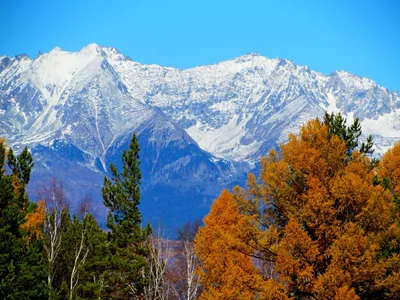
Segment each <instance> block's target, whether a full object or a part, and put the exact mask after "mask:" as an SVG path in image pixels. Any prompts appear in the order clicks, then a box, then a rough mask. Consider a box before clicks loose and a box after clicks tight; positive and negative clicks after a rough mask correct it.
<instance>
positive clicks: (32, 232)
mask: <svg viewBox="0 0 400 300" xmlns="http://www.w3.org/2000/svg"><path fill="white" fill-rule="evenodd" d="M45 215H46V206H45V203H44V201H43V200H40V201H38V203H37V207H36V209H35V210H34V211H33V212H31V213H27V214H26V216H25V223H23V224H22V225H21V229H22V230H26V231H27V233H28V234H27V236H26V238H27V242H28V244H29V243H30V242H31V241H32V239H39V238H40V237H41V236H42V234H43V225H44V218H45Z"/></svg>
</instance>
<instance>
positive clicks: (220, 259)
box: [0, 114, 400, 300]
mask: <svg viewBox="0 0 400 300" xmlns="http://www.w3.org/2000/svg"><path fill="white" fill-rule="evenodd" d="M360 137H361V126H360V123H359V121H358V120H357V119H356V120H355V121H354V122H353V123H352V124H351V125H350V126H347V124H346V120H345V119H344V118H343V117H342V116H341V115H340V114H337V115H335V114H330V115H329V114H326V115H325V118H324V120H322V121H321V120H318V119H315V120H311V121H309V122H307V123H306V124H305V125H304V126H303V127H302V128H301V130H300V133H299V134H298V135H290V136H289V141H288V142H287V143H284V144H282V145H281V147H280V151H279V152H277V151H274V150H271V151H270V153H269V154H268V156H267V157H264V158H262V159H261V170H260V174H259V175H258V177H256V176H255V175H253V174H249V176H248V180H247V186H246V187H245V188H242V187H235V188H234V189H233V191H227V190H225V191H223V192H222V193H221V195H220V196H219V197H218V199H216V200H215V201H214V203H213V205H212V207H211V210H210V213H209V214H208V216H206V217H205V219H204V225H203V226H202V227H201V222H200V221H198V222H194V223H188V224H186V225H185V226H184V227H183V228H182V229H181V230H179V232H178V237H179V239H178V240H177V241H172V240H168V239H164V238H163V234H162V232H160V230H153V229H152V228H150V226H146V227H143V226H142V220H141V214H140V211H139V209H138V204H139V200H140V181H141V175H140V170H139V145H138V141H137V138H136V136H135V135H134V136H133V137H132V140H131V143H130V148H129V149H128V150H126V151H124V153H123V155H122V170H121V171H119V170H117V168H116V167H115V166H114V165H111V166H110V170H111V178H110V179H108V178H105V180H104V185H103V189H102V193H103V203H104V205H105V206H106V207H107V208H108V209H109V215H108V217H107V227H108V229H107V230H106V231H104V230H102V229H101V228H100V227H99V225H98V223H97V221H96V220H95V218H94V217H93V216H92V215H91V214H90V201H89V200H88V199H86V200H85V201H83V202H82V206H81V208H80V209H79V210H78V211H77V212H76V213H75V214H74V215H73V216H71V215H70V211H69V208H68V203H67V201H66V199H65V195H64V191H63V189H62V185H61V184H60V183H58V182H56V181H54V182H52V183H51V185H48V186H47V187H44V188H43V189H42V190H41V191H40V196H41V197H40V198H41V199H42V200H40V201H39V202H38V203H32V202H30V201H29V200H28V197H27V194H26V189H25V187H26V184H27V183H28V182H29V179H30V173H31V170H32V167H33V160H32V157H31V155H30V154H29V152H28V150H27V149H25V150H24V151H23V152H22V153H21V154H20V155H19V156H15V155H14V154H13V152H12V149H7V148H6V146H5V141H4V140H1V141H0V298H1V299H198V298H200V299H277V300H279V299H337V300H339V299H340V300H342V299H400V143H397V144H396V145H395V146H394V147H393V148H392V149H390V150H388V151H387V152H386V153H385V154H384V156H383V157H382V159H381V160H377V159H372V158H371V154H372V153H373V140H372V137H368V138H367V140H366V141H365V142H363V143H361V142H360V141H359V139H360ZM6 164H7V167H6Z"/></svg>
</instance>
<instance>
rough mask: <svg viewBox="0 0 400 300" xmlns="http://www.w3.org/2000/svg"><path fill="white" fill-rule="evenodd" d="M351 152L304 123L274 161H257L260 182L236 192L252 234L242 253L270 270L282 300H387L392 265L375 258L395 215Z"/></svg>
mask: <svg viewBox="0 0 400 300" xmlns="http://www.w3.org/2000/svg"><path fill="white" fill-rule="evenodd" d="M357 138H358V137H357ZM364 147H365V145H364ZM369 148H370V147H369ZM358 150H362V147H361V149H357V144H355V145H352V146H351V151H349V147H348V143H346V142H345V141H344V140H343V138H340V137H339V136H337V135H336V134H334V133H333V134H332V131H330V128H329V126H328V125H327V124H324V123H323V122H321V121H320V120H318V119H316V120H311V121H309V122H307V123H306V124H305V125H304V126H303V127H302V128H301V130H300V134H299V135H297V136H296V135H293V134H292V135H290V136H289V141H288V142H287V143H286V144H282V145H281V153H280V154H279V153H278V152H276V151H273V150H272V151H270V153H269V155H268V156H267V157H266V158H263V159H262V160H261V172H260V175H259V178H256V177H255V176H254V175H252V174H250V175H249V177H248V188H247V189H246V190H245V189H240V188H237V189H236V190H235V194H236V195H237V199H238V202H239V204H240V209H241V211H242V212H243V213H245V214H246V215H247V216H248V217H249V218H250V219H251V220H254V222H256V223H257V226H258V231H257V234H254V235H253V236H252V239H251V240H250V241H249V245H250V246H251V247H252V248H253V249H254V251H255V252H256V253H259V255H260V256H262V257H263V259H264V260H267V261H273V262H274V270H275V272H276V274H277V276H276V278H275V279H276V280H277V282H279V283H280V284H282V285H283V286H284V287H285V289H286V295H287V296H289V297H293V298H295V299H346V298H348V299H359V298H361V299H376V297H379V299H384V298H383V297H390V291H389V290H388V289H387V287H388V286H389V285H388V284H386V285H385V283H384V282H383V281H382V278H385V276H386V275H387V273H388V266H389V264H388V261H389V260H391V259H392V260H393V259H396V257H395V255H392V256H390V257H383V256H382V255H381V252H382V249H383V248H384V246H385V245H384V242H385V239H387V232H388V230H389V229H390V228H391V229H392V231H394V232H393V234H396V232H395V231H396V230H397V229H398V221H397V220H398V211H397V210H396V205H395V201H394V198H393V195H392V193H391V191H390V190H389V189H387V188H385V187H383V186H382V185H380V184H376V183H374V182H375V181H376V180H374V178H375V176H376V172H377V171H376V169H375V168H374V163H372V161H371V159H370V158H369V157H368V156H367V154H368V151H364V153H361V152H360V151H358ZM364 150H365V148H364ZM369 150H370V149H369ZM369 152H371V151H369ZM384 162H385V159H384V160H383V162H382V163H384ZM395 164H396V163H395ZM385 170H388V167H386V168H385Z"/></svg>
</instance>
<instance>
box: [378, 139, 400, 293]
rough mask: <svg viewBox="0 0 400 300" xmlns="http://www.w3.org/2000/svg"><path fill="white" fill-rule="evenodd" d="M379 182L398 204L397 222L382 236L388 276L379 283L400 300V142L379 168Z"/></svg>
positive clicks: (390, 150)
mask: <svg viewBox="0 0 400 300" xmlns="http://www.w3.org/2000/svg"><path fill="white" fill-rule="evenodd" d="M378 175H379V176H378V178H379V180H378V182H379V183H381V185H382V186H383V187H385V188H386V189H387V190H389V191H390V193H391V194H392V196H393V198H394V201H395V202H396V204H397V215H396V217H395V219H396V222H393V224H391V226H390V227H389V229H388V230H387V231H386V232H385V233H384V234H383V235H382V246H381V255H382V256H383V257H384V258H386V259H387V261H386V262H387V263H386V276H385V277H384V278H382V279H381V280H379V281H378V284H379V286H381V287H382V288H383V289H385V291H386V296H387V297H388V298H390V299H400V217H399V214H400V142H398V143H396V144H395V145H394V147H393V148H391V149H389V150H388V151H387V152H386V153H385V154H384V155H383V157H382V160H381V162H380V163H379V166H378Z"/></svg>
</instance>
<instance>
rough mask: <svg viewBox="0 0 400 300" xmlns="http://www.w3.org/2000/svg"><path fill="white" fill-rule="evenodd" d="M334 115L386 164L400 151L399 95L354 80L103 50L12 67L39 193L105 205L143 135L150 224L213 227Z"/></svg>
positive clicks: (11, 126) (11, 120) (19, 133)
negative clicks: (107, 180) (212, 219)
mask: <svg viewBox="0 0 400 300" xmlns="http://www.w3.org/2000/svg"><path fill="white" fill-rule="evenodd" d="M325 110H328V111H341V112H342V113H343V114H344V115H345V116H347V117H348V119H350V121H351V119H352V118H354V117H358V118H360V120H361V121H362V125H363V131H364V133H365V134H373V135H374V138H375V141H376V147H377V152H382V151H384V150H386V148H388V147H390V146H391V145H393V143H394V141H396V140H399V139H400V96H399V95H398V93H397V92H392V93H391V92H389V91H388V90H387V89H385V88H384V87H381V86H379V85H377V84H376V83H375V82H373V81H372V80H370V79H367V78H362V77H358V76H355V75H352V74H350V73H348V72H344V71H339V72H334V73H332V74H331V75H328V76H325V75H323V74H320V73H318V72H315V71H312V70H310V69H309V68H308V67H307V66H298V65H296V64H294V63H293V62H291V61H287V60H284V59H268V58H265V57H263V56H260V55H258V54H248V55H244V56H241V57H238V58H236V59H233V60H228V61H224V62H220V63H218V64H214V65H209V66H200V67H196V68H192V69H187V70H180V69H175V68H168V67H162V66H158V65H143V64H140V63H136V62H133V61H131V60H130V59H129V58H128V57H125V56H124V55H122V54H121V53H120V52H118V51H117V50H116V49H115V48H110V47H101V46H98V45H96V44H90V45H88V46H86V47H85V48H83V49H82V50H80V51H78V52H74V53H71V52H66V51H63V50H61V49H60V48H55V49H53V50H52V51H50V52H49V53H47V54H41V55H40V56H38V57H37V58H35V59H34V60H32V59H31V58H29V57H27V56H26V55H19V56H16V57H13V58H11V57H6V56H2V57H0V136H4V137H6V138H7V141H8V143H9V144H10V145H12V146H13V147H14V148H16V149H17V150H18V149H21V147H22V146H28V147H30V148H31V149H32V151H33V153H34V155H35V159H36V168H35V173H34V176H33V184H32V189H34V187H35V186H36V185H38V183H39V182H41V181H43V179H44V178H49V177H52V176H55V175H57V176H56V177H63V180H64V184H65V185H66V186H67V187H68V190H69V191H70V196H71V197H73V198H79V197H82V195H84V193H86V192H87V193H89V194H92V195H93V196H94V197H95V198H96V200H97V199H99V200H98V202H101V197H100V187H101V184H102V178H103V176H104V174H106V172H107V171H106V170H107V166H108V165H109V162H111V161H113V162H118V161H119V157H120V153H121V151H122V149H123V148H124V147H126V146H127V143H128V141H129V137H130V136H131V134H132V133H133V132H136V133H137V134H138V136H139V141H140V143H141V151H142V152H141V158H142V171H143V175H144V179H143V190H144V191H143V201H142V203H143V210H144V214H145V216H146V215H147V216H148V218H152V217H154V216H156V215H163V219H164V221H166V222H172V223H174V222H175V223H177V222H178V223H179V222H184V221H186V220H187V218H190V217H193V216H195V215H201V214H202V213H203V212H205V211H206V210H207V208H208V205H209V204H210V203H211V200H212V199H213V198H214V197H215V196H216V195H217V193H218V192H219V191H220V190H221V189H222V187H227V186H231V185H232V184H233V183H234V182H237V181H239V182H240V180H241V179H242V175H243V173H244V172H245V171H248V170H250V169H252V168H253V167H254V166H255V164H256V162H257V161H258V160H259V158H260V156H261V155H264V154H266V153H267V151H268V150H269V149H270V148H271V147H276V146H277V145H278V144H279V143H280V142H282V141H284V140H285V139H286V138H287V135H288V133H290V132H296V131H297V130H298V128H299V127H300V125H301V124H303V123H304V122H305V121H306V120H308V119H310V118H314V117H317V116H318V117H321V116H322V115H323V113H324V112H325ZM54 170H57V171H56V174H55V173H54V172H55V171H54ZM74 191H75V192H74ZM78 200H79V199H78ZM199 207H203V211H202V210H201V209H199ZM181 212H182V213H185V214H187V215H188V217H187V218H183V217H182V213H181ZM178 219H179V221H178Z"/></svg>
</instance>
